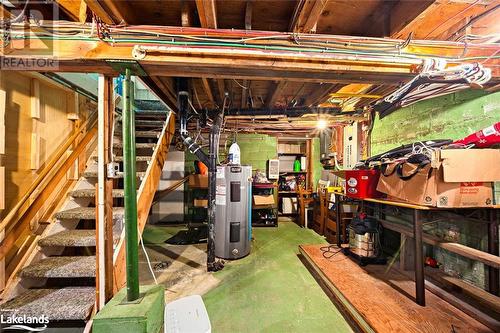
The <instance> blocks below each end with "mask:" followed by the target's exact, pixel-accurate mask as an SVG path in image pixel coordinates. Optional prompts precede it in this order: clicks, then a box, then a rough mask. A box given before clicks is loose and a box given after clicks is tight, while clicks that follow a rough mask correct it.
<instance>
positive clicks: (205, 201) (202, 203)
mask: <svg viewBox="0 0 500 333" xmlns="http://www.w3.org/2000/svg"><path fill="white" fill-rule="evenodd" d="M193 205H194V206H195V207H204V208H207V207H208V199H194V202H193Z"/></svg>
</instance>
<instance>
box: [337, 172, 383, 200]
mask: <svg viewBox="0 0 500 333" xmlns="http://www.w3.org/2000/svg"><path fill="white" fill-rule="evenodd" d="M345 175H346V184H345V186H346V195H347V196H348V197H351V198H358V199H365V198H380V197H382V196H383V193H380V192H378V191H377V183H378V179H379V178H380V171H379V170H346V172H345Z"/></svg>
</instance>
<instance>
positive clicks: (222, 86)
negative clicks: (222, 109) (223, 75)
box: [216, 79, 226, 105]
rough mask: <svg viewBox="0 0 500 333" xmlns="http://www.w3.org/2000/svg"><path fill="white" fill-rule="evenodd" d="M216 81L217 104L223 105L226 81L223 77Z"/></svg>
mask: <svg viewBox="0 0 500 333" xmlns="http://www.w3.org/2000/svg"><path fill="white" fill-rule="evenodd" d="M216 81H217V90H218V91H219V105H223V104H224V97H226V83H225V81H224V79H222V80H216Z"/></svg>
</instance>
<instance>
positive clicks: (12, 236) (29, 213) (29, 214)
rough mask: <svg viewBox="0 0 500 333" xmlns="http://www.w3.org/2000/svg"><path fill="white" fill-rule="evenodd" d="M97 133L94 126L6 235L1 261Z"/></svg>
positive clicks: (0, 247)
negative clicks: (18, 222) (19, 222)
mask: <svg viewBox="0 0 500 333" xmlns="http://www.w3.org/2000/svg"><path fill="white" fill-rule="evenodd" d="M96 132H97V127H95V126H94V127H93V128H91V129H90V130H89V131H88V132H87V133H86V134H85V136H84V137H83V139H82V141H80V143H79V144H78V146H77V147H76V149H75V150H73V152H72V153H71V154H70V155H69V156H68V158H66V159H65V160H64V162H63V164H62V165H61V166H60V167H59V168H58V169H57V170H56V172H55V173H54V174H53V175H52V177H51V178H50V180H49V181H48V182H47V183H46V185H45V186H44V188H43V189H40V191H39V192H38V194H37V197H36V198H35V199H34V200H33V202H32V203H31V204H30V205H29V206H28V208H26V210H24V213H23V214H21V215H20V219H19V220H18V221H22V222H21V224H16V226H17V228H15V229H13V230H12V232H6V233H5V238H4V239H3V241H2V243H1V245H0V260H1V259H3V258H5V256H6V255H7V253H8V252H9V251H10V250H11V249H12V246H13V245H14V244H15V242H16V240H17V239H18V238H19V237H20V236H21V234H22V233H23V232H24V230H25V229H26V227H28V226H29V223H30V221H31V219H33V217H35V216H36V214H37V213H38V211H39V210H40V208H41V207H43V205H44V204H45V202H46V200H48V199H49V198H50V196H51V194H52V191H53V189H54V188H55V187H56V186H57V184H59V182H60V181H61V180H62V179H63V177H64V176H65V175H66V173H67V172H68V170H69V169H70V168H71V167H72V166H73V164H74V163H75V161H76V159H77V158H78V156H79V155H80V154H81V153H82V152H83V151H84V149H85V148H86V147H87V145H88V144H89V143H90V142H91V141H92V139H93V138H94V137H95V136H96ZM47 189H48V190H47Z"/></svg>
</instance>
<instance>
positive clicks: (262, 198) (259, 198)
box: [253, 194, 274, 206]
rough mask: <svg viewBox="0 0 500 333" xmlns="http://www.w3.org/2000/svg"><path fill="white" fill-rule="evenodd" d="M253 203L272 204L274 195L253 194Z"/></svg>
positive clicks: (258, 204) (260, 204)
mask: <svg viewBox="0 0 500 333" xmlns="http://www.w3.org/2000/svg"><path fill="white" fill-rule="evenodd" d="M253 204H254V205H255V206H267V205H274V196H273V195H272V194H270V195H254V196H253Z"/></svg>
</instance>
